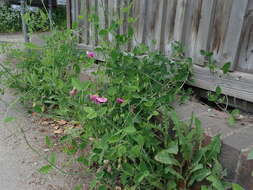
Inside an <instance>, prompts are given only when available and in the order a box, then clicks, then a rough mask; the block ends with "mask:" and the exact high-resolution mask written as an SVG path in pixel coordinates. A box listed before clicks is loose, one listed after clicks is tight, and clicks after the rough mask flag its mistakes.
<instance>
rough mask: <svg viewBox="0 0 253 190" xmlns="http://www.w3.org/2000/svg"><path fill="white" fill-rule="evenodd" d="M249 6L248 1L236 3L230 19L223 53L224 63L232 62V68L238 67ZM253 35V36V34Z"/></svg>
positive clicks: (241, 0)
mask: <svg viewBox="0 0 253 190" xmlns="http://www.w3.org/2000/svg"><path fill="white" fill-rule="evenodd" d="M247 6H248V0H240V1H234V2H233V7H232V10H231V16H230V19H229V25H228V31H227V34H226V37H225V44H224V48H223V52H222V57H223V58H224V60H222V61H224V62H225V61H231V62H232V68H231V69H233V68H235V66H236V58H237V55H238V47H239V42H240V39H241V33H242V27H243V23H244V18H245V17H244V16H245V15H246V10H247ZM252 35H253V34H252Z"/></svg>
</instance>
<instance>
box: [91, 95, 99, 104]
mask: <svg viewBox="0 0 253 190" xmlns="http://www.w3.org/2000/svg"><path fill="white" fill-rule="evenodd" d="M97 98H99V96H98V95H95V94H94V95H90V100H91V101H93V102H95V101H96V99H97Z"/></svg>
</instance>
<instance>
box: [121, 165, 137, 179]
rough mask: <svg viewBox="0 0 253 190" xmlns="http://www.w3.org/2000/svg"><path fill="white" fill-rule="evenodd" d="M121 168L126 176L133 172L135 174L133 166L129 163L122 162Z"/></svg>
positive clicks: (131, 174) (132, 174)
mask: <svg viewBox="0 0 253 190" xmlns="http://www.w3.org/2000/svg"><path fill="white" fill-rule="evenodd" d="M122 169H123V171H124V173H125V174H126V175H128V176H134V174H135V168H134V167H133V166H132V165H131V164H129V163H123V164H122Z"/></svg>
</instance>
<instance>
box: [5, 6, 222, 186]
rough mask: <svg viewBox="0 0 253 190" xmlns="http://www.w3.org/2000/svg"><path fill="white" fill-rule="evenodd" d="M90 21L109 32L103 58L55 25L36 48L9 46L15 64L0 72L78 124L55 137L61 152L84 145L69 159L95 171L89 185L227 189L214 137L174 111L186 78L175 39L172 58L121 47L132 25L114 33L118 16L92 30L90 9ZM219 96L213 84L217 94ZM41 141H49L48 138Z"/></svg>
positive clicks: (37, 102)
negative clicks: (88, 76)
mask: <svg viewBox="0 0 253 190" xmlns="http://www.w3.org/2000/svg"><path fill="white" fill-rule="evenodd" d="M125 11H127V9H125ZM90 21H92V22H93V23H94V24H95V27H96V28H97V30H98V33H99V34H100V38H101V39H99V40H101V41H103V39H104V35H105V34H108V33H109V34H111V35H112V36H113V39H114V40H113V41H110V42H108V41H103V42H101V46H99V47H98V48H97V49H96V51H97V53H98V54H101V55H104V62H103V63H100V64H96V63H95V61H94V58H92V57H89V56H87V55H86V54H85V53H84V51H82V50H78V49H76V38H75V37H74V35H73V32H72V31H71V30H68V31H63V32H60V31H54V32H53V33H52V35H50V36H49V37H47V38H46V39H45V44H44V45H43V46H42V47H40V46H36V45H34V44H30V43H28V44H26V48H25V50H14V51H13V52H12V53H11V55H12V57H13V58H15V59H17V60H19V62H18V64H16V67H17V70H11V69H10V68H11V66H10V65H6V68H7V69H9V71H12V72H11V75H10V74H9V73H6V78H7V80H8V82H9V85H10V86H11V87H12V88H16V89H18V90H19V91H20V92H21V97H22V101H23V102H25V103H27V104H28V105H30V106H31V109H34V111H36V112H44V113H47V114H51V116H54V117H61V118H64V119H69V120H73V121H76V122H78V123H80V124H81V125H82V126H83V128H81V129H75V130H71V131H70V132H69V133H67V134H66V135H65V136H64V137H62V138H61V142H62V143H64V144H66V148H65V149H64V151H65V152H66V153H67V154H68V155H75V154H76V153H77V152H78V150H79V149H80V150H83V149H84V148H85V147H89V150H90V151H89V153H88V154H87V153H84V155H81V156H79V157H78V159H77V160H76V161H77V162H79V163H82V164H84V165H85V166H88V167H89V169H90V171H91V172H92V173H94V174H95V176H94V179H93V181H92V182H91V183H90V186H89V188H90V189H101V190H103V189H115V187H118V188H121V189H123V188H124V189H128V190H142V189H149V190H157V189H158V190H162V189H167V190H184V189H193V188H194V187H195V186H196V185H201V183H204V184H206V185H205V186H203V188H202V189H212V190H220V189H227V184H226V183H225V182H224V181H223V177H224V175H225V172H224V171H223V169H222V167H221V165H220V163H219V162H218V155H219V153H220V148H221V142H220V138H219V136H217V137H214V138H213V139H212V141H211V142H210V143H209V144H204V143H203V138H204V137H203V129H202V128H201V122H200V121H199V120H198V119H197V118H195V117H194V115H192V117H191V119H190V121H181V120H180V118H179V117H178V116H177V114H176V112H175V111H174V109H173V105H174V104H175V103H176V102H179V101H180V100H182V97H184V98H185V96H186V94H187V92H186V90H184V88H183V87H184V85H185V83H186V82H188V81H190V80H191V76H192V60H191V59H190V58H186V57H184V56H183V55H184V51H183V47H182V45H181V44H180V43H179V42H176V43H175V44H174V45H173V53H172V57H165V56H163V55H162V54H161V53H160V52H157V51H150V50H149V48H148V47H146V46H145V45H143V44H139V45H136V46H135V47H134V48H133V50H132V51H130V52H126V51H125V47H126V45H127V44H128V43H129V41H131V40H132V38H133V30H132V29H131V28H130V29H129V30H128V32H127V33H126V34H119V33H117V31H118V28H119V26H120V24H121V23H122V21H121V20H114V21H113V22H112V23H111V24H110V26H109V27H108V28H107V29H100V28H99V24H98V23H99V22H98V17H97V15H94V14H92V15H91V16H90ZM128 21H129V22H131V23H132V22H134V18H132V19H130V18H129V19H128ZM207 56H208V55H207ZM94 68H96V69H95V71H94V72H93V73H92V75H93V77H94V80H92V81H91V80H86V81H83V80H80V76H81V71H83V70H90V69H93V70H94ZM220 94H221V90H220V89H219V88H218V89H216V96H217V97H218V96H219V95H220ZM214 98H216V97H214ZM45 142H46V144H47V146H48V147H52V144H53V143H52V142H51V140H50V139H49V137H46V138H45ZM48 161H49V163H50V164H49V165H46V166H43V167H42V168H41V169H40V170H39V171H40V172H41V173H48V172H49V171H50V170H51V169H52V168H53V166H54V165H55V164H56V155H55V154H54V153H53V154H52V155H50V157H49V158H48ZM78 188H79V187H77V189H78Z"/></svg>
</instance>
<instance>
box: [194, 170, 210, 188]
mask: <svg viewBox="0 0 253 190" xmlns="http://www.w3.org/2000/svg"><path fill="white" fill-rule="evenodd" d="M210 174H211V171H210V170H208V169H206V168H204V169H201V170H198V171H196V172H195V173H194V174H193V175H192V176H191V179H190V181H189V185H192V184H193V183H195V182H196V181H197V182H200V181H203V180H204V179H205V178H206V177H208V176H209V175H210Z"/></svg>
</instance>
